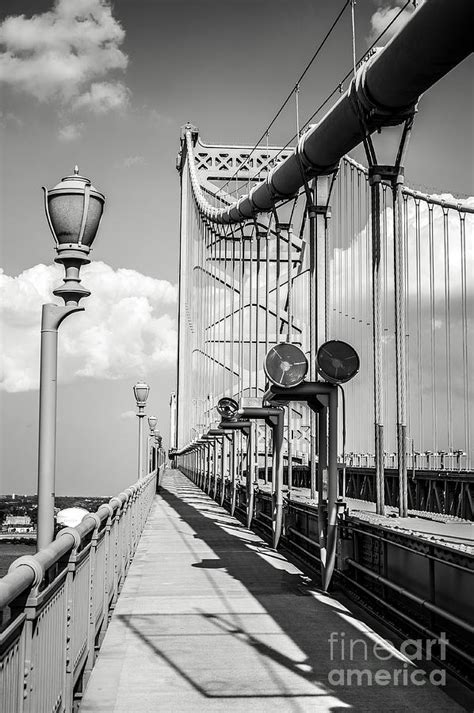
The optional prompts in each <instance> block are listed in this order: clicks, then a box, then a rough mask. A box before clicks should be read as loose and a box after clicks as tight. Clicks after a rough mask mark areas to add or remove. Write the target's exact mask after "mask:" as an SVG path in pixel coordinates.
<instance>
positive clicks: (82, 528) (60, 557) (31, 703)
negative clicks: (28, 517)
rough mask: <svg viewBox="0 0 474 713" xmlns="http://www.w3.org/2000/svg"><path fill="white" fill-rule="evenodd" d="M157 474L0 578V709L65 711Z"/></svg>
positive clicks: (86, 670)
mask: <svg viewBox="0 0 474 713" xmlns="http://www.w3.org/2000/svg"><path fill="white" fill-rule="evenodd" d="M156 477H157V474H156V472H153V473H150V474H149V475H148V476H147V477H146V478H144V479H143V480H140V481H138V482H137V483H135V484H134V485H132V486H131V487H129V488H127V489H126V490H125V491H124V492H122V493H119V495H117V496H115V497H113V498H112V499H111V500H110V501H109V502H108V503H107V504H104V505H101V506H100V507H99V509H98V510H97V512H95V513H88V514H87V515H86V516H85V517H84V518H83V520H82V522H81V523H80V524H79V525H78V526H77V527H76V528H66V529H64V530H61V531H60V532H59V533H58V535H57V537H56V539H55V540H54V542H52V543H51V545H49V546H48V547H46V548H45V549H43V550H41V551H40V552H38V553H37V554H36V555H26V556H24V557H19V558H18V559H17V560H15V561H14V562H13V563H12V565H11V566H10V569H9V571H8V574H7V575H6V576H5V577H3V578H2V579H0V612H1V620H0V621H1V628H0V710H1V711H5V712H6V713H7V712H8V713H13V712H14V713H59V712H61V713H68V712H71V711H73V706H74V700H75V698H76V697H77V696H78V695H80V693H81V691H82V690H83V687H84V686H85V684H86V682H87V679H88V677H89V675H90V672H91V670H92V667H93V665H94V660H95V656H96V651H97V649H98V647H99V646H100V644H101V642H102V639H103V636H104V634H105V630H106V628H107V624H108V621H109V616H110V613H111V611H112V610H113V609H114V606H115V602H116V601H117V597H118V595H119V593H120V590H121V587H122V584H123V582H124V580H125V577H126V574H127V571H128V568H129V566H130V563H131V561H132V559H133V555H134V553H135V550H136V547H137V544H138V541H139V539H140V536H141V533H142V531H143V528H144V525H145V522H146V519H147V516H148V512H149V510H150V507H151V504H152V502H153V498H154V495H155V491H156Z"/></svg>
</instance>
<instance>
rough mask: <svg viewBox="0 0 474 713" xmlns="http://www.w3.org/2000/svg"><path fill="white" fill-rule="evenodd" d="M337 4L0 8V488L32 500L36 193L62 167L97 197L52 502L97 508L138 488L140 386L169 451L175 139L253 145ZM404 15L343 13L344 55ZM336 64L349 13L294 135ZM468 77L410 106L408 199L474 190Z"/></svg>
mask: <svg viewBox="0 0 474 713" xmlns="http://www.w3.org/2000/svg"><path fill="white" fill-rule="evenodd" d="M343 4H344V3H343V2H338V3H334V2H330V1H329V0H319V1H318V2H316V0H291V2H290V1H289V0H251V1H248V0H238V1H237V0H201V2H196V1H195V0H194V1H192V0H117V1H116V2H114V3H113V4H110V3H108V2H106V0H57V2H52V1H51V0H44V1H43V0H36V1H35V2H32V1H31V0H28V1H27V0H14V1H13V0H4V2H3V3H2V15H0V98H1V109H0V111H1V113H0V130H1V139H0V146H1V159H2V160H1V168H0V171H1V172H0V180H1V185H0V200H1V204H0V216H1V220H0V230H1V244H0V267H1V269H2V272H1V273H0V291H1V295H0V299H1V304H2V312H1V323H0V330H1V331H0V339H1V342H2V343H1V356H2V368H1V374H0V400H1V421H0V448H1V463H0V465H1V474H2V476H1V478H2V480H1V482H0V492H3V493H10V492H26V493H32V492H35V490H36V477H37V475H36V473H37V439H38V376H39V339H40V315H41V305H42V304H43V303H45V302H49V301H54V300H55V298H54V297H53V295H52V290H53V289H54V287H56V286H58V285H59V284H60V283H61V279H62V278H61V270H62V268H59V267H58V266H57V265H55V264H54V262H53V261H54V257H55V253H54V248H53V241H52V238H51V235H50V234H49V229H48V226H47V223H46V219H45V216H44V209H43V197H42V191H41V186H43V185H45V186H47V187H48V188H52V187H53V186H54V185H55V184H56V183H58V182H59V180H60V179H61V178H62V177H63V176H66V175H68V174H70V173H72V171H73V167H74V165H75V164H78V165H79V168H80V172H81V173H82V174H83V175H86V176H88V177H89V178H90V179H91V180H92V183H93V184H94V186H95V187H96V188H97V189H98V190H100V191H102V192H103V193H104V194H105V195H106V201H107V202H106V208H105V214H104V218H103V221H102V224H101V227H100V231H99V234H98V236H97V238H96V243H95V245H94V250H93V252H92V260H93V262H92V263H91V265H89V266H87V267H86V268H84V269H83V271H82V278H83V284H84V285H85V286H86V287H87V288H88V289H90V291H91V293H92V295H91V297H89V298H87V300H84V302H83V305H84V306H85V308H86V309H85V312H84V313H82V314H78V315H73V316H71V317H69V318H68V320H66V321H65V322H64V324H63V325H62V326H61V329H60V337H59V343H60V346H59V376H58V428H57V470H56V492H57V493H58V494H72V495H75V494H83V495H110V496H111V495H113V494H115V493H116V492H119V491H120V490H123V489H124V488H125V487H127V486H128V485H129V484H131V483H132V482H133V481H134V480H135V479H136V469H137V466H136V460H137V457H136V449H137V418H136V417H135V415H134V414H135V403H134V399H133V394H132V386H133V384H134V383H135V382H136V381H137V380H139V379H145V380H146V381H147V382H148V383H149V384H150V387H151V390H150V397H149V406H148V407H147V413H148V414H150V415H151V414H153V415H156V416H157V417H158V427H159V429H160V431H161V432H162V434H163V436H164V442H165V444H166V443H167V442H168V430H169V428H168V423H169V408H168V404H169V397H170V393H171V391H172V390H173V389H174V387H175V380H176V333H177V280H178V257H179V190H180V187H179V176H178V173H177V171H176V168H175V161H176V155H177V151H178V148H179V137H180V130H181V127H182V126H183V125H184V124H185V123H186V122H188V121H189V122H191V123H193V124H194V125H195V126H197V127H198V128H199V131H200V135H201V137H202V139H203V141H204V142H207V143H211V144H212V143H218V144H230V145H234V144H242V145H251V146H253V145H254V143H255V142H256V141H257V140H258V138H259V137H260V136H261V134H262V133H263V132H264V131H265V129H266V127H267V125H268V124H269V122H270V121H271V119H272V118H273V116H274V114H275V113H276V111H277V110H278V108H279V107H280V105H281V103H282V102H283V100H284V99H285V98H286V96H287V95H288V93H289V92H290V91H291V89H292V88H293V87H294V84H295V81H296V79H297V78H298V76H299V75H300V74H301V72H302V71H303V69H304V67H305V66H306V64H307V62H308V60H309V59H310V58H311V57H312V55H313V53H314V52H315V49H316V47H317V46H318V45H319V43H320V42H321V40H322V38H323V37H324V35H325V34H326V32H327V30H328V29H329V27H330V25H331V24H332V22H333V21H334V19H335V17H336V16H337V14H338V12H339V10H340V9H341V8H342V6H343ZM401 4H402V3H400V2H398V0H397V1H395V0H394V1H393V2H390V1H389V0H387V2H385V1H384V0H358V2H357V4H356V5H355V26H356V32H355V39H356V54H357V56H358V57H360V56H362V55H363V54H364V52H365V50H366V49H367V47H368V46H369V45H370V44H371V42H372V41H373V39H374V38H375V36H376V35H377V34H378V33H379V32H380V31H381V29H382V28H383V27H385V26H386V24H387V22H388V21H389V20H390V19H391V18H392V17H393V16H394V14H395V13H396V12H398V9H399V5H401ZM412 10H413V8H412V6H411V5H410V6H409V8H408V9H407V11H406V12H405V14H404V18H405V19H406V17H408V16H409V14H410V12H412ZM384 41H385V40H384ZM381 44H382V43H381ZM351 63H352V40H351V21H350V11H349V9H348V8H346V10H345V12H344V14H343V15H342V17H341V20H340V22H339V23H338V24H337V26H336V29H335V30H334V32H333V33H332V34H331V36H330V39H329V40H328V42H327V44H326V45H325V47H324V49H323V50H322V52H321V53H320V55H319V56H318V59H317V60H316V62H314V64H313V65H312V67H311V70H310V71H309V72H308V74H307V75H306V76H305V78H304V80H303V81H302V83H301V86H300V92H299V117H300V123H301V124H303V122H304V120H305V119H306V117H309V116H310V115H311V114H312V113H313V111H314V110H315V108H316V107H317V106H319V104H321V102H322V101H323V100H324V99H325V98H326V97H327V96H328V94H329V93H330V92H331V91H332V90H333V88H334V87H335V86H337V85H338V84H339V82H340V80H341V78H342V77H343V76H344V75H345V74H346V72H347V71H348V70H349V69H350V67H351ZM473 68H474V63H473V61H472V55H471V58H470V59H468V60H466V61H465V62H464V63H463V64H462V65H460V66H459V67H457V68H455V69H454V70H452V72H451V73H450V74H449V75H448V76H447V77H445V78H444V79H443V80H441V81H440V82H439V83H438V84H437V85H436V86H435V87H434V88H433V89H432V90H431V91H430V92H428V93H427V94H426V95H425V96H424V97H422V99H421V101H420V105H419V112H418V114H417V117H416V121H415V127H414V131H413V136H412V139H411V143H410V148H409V152H408V155H407V160H406V177H407V183H408V184H409V185H411V186H412V187H414V188H421V189H424V190H428V191H430V192H435V193H440V192H450V193H453V194H455V195H460V196H469V195H474V167H473V157H472V145H473V138H474V136H473V120H472V119H473V93H472V72H473ZM346 86H347V85H344V88H346ZM336 99H337V96H336ZM329 106H330V105H327V107H326V109H325V111H326V110H327V109H328V108H329ZM321 117H322V114H321V115H319V117H317V118H321ZM295 126H296V113H295V105H294V103H293V102H289V104H288V106H287V107H286V109H285V110H284V111H283V112H282V114H281V117H280V119H279V120H278V121H277V122H276V124H275V125H274V126H273V127H272V130H271V132H270V135H269V142H270V143H271V144H273V145H280V144H285V143H286V142H287V140H288V139H289V138H290V137H291V136H292V135H293V134H294V132H295ZM355 157H356V158H358V157H360V156H359V155H358V154H357V153H356V154H355Z"/></svg>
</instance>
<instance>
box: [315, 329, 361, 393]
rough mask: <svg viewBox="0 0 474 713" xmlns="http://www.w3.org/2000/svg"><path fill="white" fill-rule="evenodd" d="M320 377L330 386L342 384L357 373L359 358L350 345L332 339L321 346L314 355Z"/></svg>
mask: <svg viewBox="0 0 474 713" xmlns="http://www.w3.org/2000/svg"><path fill="white" fill-rule="evenodd" d="M316 366H317V369H318V372H319V373H320V374H321V376H322V377H323V378H324V379H326V381H330V382H331V383H332V384H344V383H345V382H346V381H350V379H352V378H353V377H354V376H355V375H356V374H357V372H358V371H359V366H360V360H359V356H358V354H357V352H356V350H355V349H354V347H351V345H350V344H347V343H346V342H340V341H339V340H337V339H333V340H331V341H329V342H326V343H325V344H322V345H321V346H320V347H319V349H318V353H317V355H316Z"/></svg>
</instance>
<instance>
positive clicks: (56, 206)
mask: <svg viewBox="0 0 474 713" xmlns="http://www.w3.org/2000/svg"><path fill="white" fill-rule="evenodd" d="M43 192H44V207H45V212H46V218H47V221H48V225H49V228H50V230H51V233H52V235H53V238H54V242H55V245H56V251H57V253H58V256H57V258H56V259H55V262H59V263H62V264H63V265H64V267H65V270H66V276H65V280H64V285H61V287H58V288H57V289H56V290H54V294H55V295H57V296H58V297H62V298H63V299H64V302H65V303H66V304H76V305H77V304H78V303H79V300H80V299H82V297H87V296H88V295H90V292H89V291H88V290H86V289H85V288H84V287H82V285H81V284H80V279H79V272H80V269H81V266H82V265H85V264H87V263H89V262H90V260H89V257H88V255H89V252H90V250H91V245H92V243H93V241H94V239H95V236H96V234H97V230H98V228H99V224H100V220H101V218H102V213H103V209H104V204H105V196H104V195H103V194H102V193H100V192H99V191H98V190H97V189H96V188H94V186H92V184H91V182H90V180H89V179H88V178H84V176H80V175H79V168H78V167H77V166H76V167H75V168H74V174H73V175H72V176H65V177H64V178H63V179H61V181H60V182H59V183H58V184H57V185H56V186H54V188H52V189H50V190H48V189H47V188H45V187H44V186H43Z"/></svg>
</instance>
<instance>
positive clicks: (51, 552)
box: [0, 473, 155, 609]
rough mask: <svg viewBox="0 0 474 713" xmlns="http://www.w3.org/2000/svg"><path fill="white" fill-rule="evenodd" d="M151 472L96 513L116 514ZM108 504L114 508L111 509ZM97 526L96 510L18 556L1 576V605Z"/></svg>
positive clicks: (37, 580)
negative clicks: (41, 546)
mask: <svg viewBox="0 0 474 713" xmlns="http://www.w3.org/2000/svg"><path fill="white" fill-rule="evenodd" d="M154 476H155V474H154V473H151V474H150V475H149V476H147V478H144V479H143V480H139V481H138V482H137V483H135V484H134V485H132V486H131V487H130V488H129V493H127V492H125V493H120V494H119V495H118V496H115V497H113V498H111V499H110V500H109V503H108V504H107V505H101V506H100V507H99V509H98V510H97V512H96V513H95V515H96V516H97V517H98V519H99V522H100V523H101V524H102V523H103V522H104V520H106V519H107V518H108V517H110V516H113V515H114V514H115V513H116V512H117V510H118V509H119V507H123V505H124V504H125V503H127V502H128V501H130V500H131V498H132V495H135V494H137V493H139V492H141V491H142V490H143V489H144V488H145V487H146V485H147V484H148V483H149V481H150V478H152V477H154ZM109 508H110V509H111V511H112V512H110V510H109ZM96 527H97V521H96V519H95V517H94V514H92V513H87V515H84V517H83V518H82V520H81V522H80V523H79V525H77V527H75V528H72V527H68V528H65V529H64V530H60V531H59V532H58V534H57V535H56V539H55V540H54V542H52V543H51V544H50V545H49V546H48V547H45V548H44V549H42V550H40V551H39V552H37V553H36V554H35V555H24V556H23V557H19V558H18V559H16V560H15V561H14V562H12V564H11V565H10V568H9V570H8V573H7V574H6V575H5V576H4V577H2V578H1V579H0V609H1V608H2V607H5V606H8V605H9V603H10V602H11V601H12V599H14V598H16V597H18V596H19V595H20V594H21V593H22V592H23V591H25V590H26V589H28V587H31V586H38V585H39V584H40V582H41V580H42V579H43V577H44V573H45V572H46V571H47V570H48V569H49V568H50V567H52V566H53V565H54V564H55V563H56V562H57V561H58V560H60V559H61V558H62V557H63V556H64V555H65V554H66V553H67V552H69V551H70V550H72V549H78V548H79V547H80V545H81V544H82V543H83V542H84V540H85V538H86V536H87V535H88V534H89V533H90V532H92V531H93V530H94V529H95V528H96Z"/></svg>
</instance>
